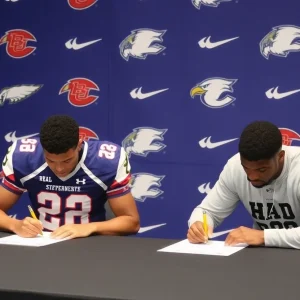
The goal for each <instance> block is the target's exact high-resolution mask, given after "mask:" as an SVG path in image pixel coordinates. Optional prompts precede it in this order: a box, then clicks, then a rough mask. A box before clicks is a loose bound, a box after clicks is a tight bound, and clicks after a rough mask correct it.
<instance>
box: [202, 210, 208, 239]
mask: <svg viewBox="0 0 300 300" xmlns="http://www.w3.org/2000/svg"><path fill="white" fill-rule="evenodd" d="M203 227H204V232H205V234H206V236H207V237H208V226H207V216H206V211H205V210H204V211H203Z"/></svg>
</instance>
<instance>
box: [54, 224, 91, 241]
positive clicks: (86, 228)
mask: <svg viewBox="0 0 300 300" xmlns="http://www.w3.org/2000/svg"><path fill="white" fill-rule="evenodd" d="M92 233H93V227H92V224H91V223H89V224H67V225H63V226H61V227H59V228H57V229H56V230H54V231H53V232H52V233H51V238H54V239H64V238H67V239H74V238H81V237H87V236H89V235H91V234H92Z"/></svg>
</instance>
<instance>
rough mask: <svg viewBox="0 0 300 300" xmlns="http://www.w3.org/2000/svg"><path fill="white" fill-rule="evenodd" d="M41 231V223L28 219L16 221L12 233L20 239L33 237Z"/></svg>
mask: <svg viewBox="0 0 300 300" xmlns="http://www.w3.org/2000/svg"><path fill="white" fill-rule="evenodd" d="M42 230H43V225H42V222H41V221H39V220H36V219H33V218H30V217H26V218H25V219H23V220H16V224H15V226H14V232H15V234H17V235H18V236H21V237H26V238H27V237H35V236H37V235H38V234H40V233H41V231H42Z"/></svg>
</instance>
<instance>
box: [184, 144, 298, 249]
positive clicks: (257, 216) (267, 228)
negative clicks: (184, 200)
mask: <svg viewBox="0 0 300 300" xmlns="http://www.w3.org/2000/svg"><path fill="white" fill-rule="evenodd" d="M282 149H283V150H284V151H285V157H284V166H283V170H282V172H281V174H280V176H279V177H278V178H277V179H276V180H274V181H273V182H272V183H270V184H269V185H267V186H264V187H262V188H255V187H254V186H252V184H251V183H250V182H249V181H248V180H247V175H246V172H245V171H244V169H243V167H242V165H241V161H240V155H239V153H238V154H236V155H234V156H233V157H232V158H230V159H229V160H228V162H227V163H226V165H225V166H224V168H223V170H222V172H221V174H220V177H219V179H218V181H217V182H216V184H215V185H214V187H213V188H212V190H211V191H210V192H208V194H207V196H206V197H205V198H204V199H203V201H202V203H201V204H200V205H199V206H197V207H196V208H195V209H194V211H193V212H192V214H191V217H190V219H189V226H191V225H192V224H193V223H194V222H195V221H202V220H203V217H202V211H203V209H204V210H206V211H207V217H208V218H207V219H208V222H209V225H211V226H212V227H214V228H215V227H217V226H218V225H220V224H221V223H222V221H223V220H224V219H225V218H226V217H227V216H229V215H230V214H231V213H232V212H233V210H234V209H235V208H236V206H237V204H238V202H239V201H241V202H242V203H243V205H244V207H245V208H246V210H247V211H248V212H249V214H250V215H251V217H252V218H253V222H254V228H255V229H260V230H264V239H265V245H266V246H274V247H293V248H300V228H299V227H298V226H299V225H300V189H299V186H300V148H299V147H293V146H283V147H282Z"/></svg>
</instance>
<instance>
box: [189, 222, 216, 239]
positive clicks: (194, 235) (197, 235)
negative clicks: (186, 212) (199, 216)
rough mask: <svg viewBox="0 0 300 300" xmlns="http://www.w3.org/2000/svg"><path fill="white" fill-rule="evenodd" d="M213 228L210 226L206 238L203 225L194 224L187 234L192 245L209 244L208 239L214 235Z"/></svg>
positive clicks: (199, 223) (200, 223)
mask: <svg viewBox="0 0 300 300" xmlns="http://www.w3.org/2000/svg"><path fill="white" fill-rule="evenodd" d="M212 231H213V230H212V227H210V226H208V236H206V234H205V231H204V227H203V223H202V222H200V221H197V222H195V223H193V224H192V226H191V227H190V228H189V230H188V233H187V238H188V240H189V242H191V243H194V244H196V243H207V241H208V237H209V236H211V234H212Z"/></svg>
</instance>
